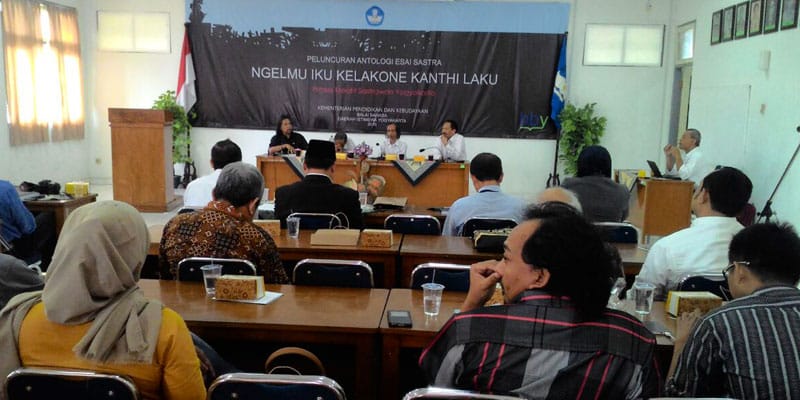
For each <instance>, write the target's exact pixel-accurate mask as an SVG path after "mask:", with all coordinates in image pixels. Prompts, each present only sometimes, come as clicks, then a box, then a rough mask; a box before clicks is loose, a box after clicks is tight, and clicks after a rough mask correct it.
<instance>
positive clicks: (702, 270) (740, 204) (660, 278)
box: [636, 167, 753, 299]
mask: <svg viewBox="0 0 800 400" xmlns="http://www.w3.org/2000/svg"><path fill="white" fill-rule="evenodd" d="M752 190H753V184H752V182H750V179H749V178H748V177H747V176H746V175H745V174H743V173H742V172H741V171H739V170H738V169H736V168H730V167H723V168H720V169H718V170H716V171H714V172H712V173H710V174H708V175H706V177H705V178H704V179H703V182H702V185H701V186H700V188H699V189H696V190H695V194H694V196H693V197H692V211H694V213H695V215H696V216H697V218H695V220H694V221H692V225H691V226H690V227H688V228H686V229H683V230H680V231H678V232H675V233H673V234H671V235H669V236H666V237H664V238H661V239H660V240H658V241H657V242H656V243H655V244H653V246H652V247H651V248H650V251H648V253H647V258H645V261H644V264H643V265H642V270H641V271H639V275H638V276H637V277H636V280H637V281H644V282H650V283H653V284H655V285H656V294H655V296H656V298H657V299H663V298H664V297H665V296H666V294H667V292H668V291H669V290H673V289H674V288H675V286H677V284H678V283H679V282H680V281H681V279H683V278H685V277H686V276H688V275H699V274H712V273H713V274H717V273H719V272H720V271H722V270H723V269H724V268H725V266H726V265H727V264H728V245H729V244H730V242H731V239H732V238H733V235H735V234H736V233H737V232H739V231H740V230H741V229H742V225H741V224H739V222H738V221H736V215H737V214H738V213H739V212H740V211H741V210H742V208H744V206H745V205H746V204H747V201H748V200H749V199H750V193H751V192H752Z"/></svg>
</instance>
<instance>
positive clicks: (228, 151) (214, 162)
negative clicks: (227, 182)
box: [183, 139, 242, 207]
mask: <svg viewBox="0 0 800 400" xmlns="http://www.w3.org/2000/svg"><path fill="white" fill-rule="evenodd" d="M236 161H242V149H240V148H239V146H238V145H237V144H236V143H234V142H232V141H231V140H230V139H225V140H220V141H219V142H217V143H216V144H215V145H214V147H212V148H211V168H213V169H214V172H212V173H210V174H208V175H206V176H203V177H200V178H197V179H195V180H193V181H191V182H189V185H188V186H186V191H185V192H183V205H184V206H186V207H205V206H206V204H208V202H210V201H211V200H212V199H211V192H212V191H213V190H214V186H215V185H216V184H217V179H218V178H219V174H220V172H222V169H223V168H225V166H226V165H228V164H230V163H232V162H236Z"/></svg>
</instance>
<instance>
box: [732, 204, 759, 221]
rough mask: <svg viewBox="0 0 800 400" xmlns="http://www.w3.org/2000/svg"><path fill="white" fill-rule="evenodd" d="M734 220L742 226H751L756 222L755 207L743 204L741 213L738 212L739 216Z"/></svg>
mask: <svg viewBox="0 0 800 400" xmlns="http://www.w3.org/2000/svg"><path fill="white" fill-rule="evenodd" d="M736 220H737V221H739V223H740V224H742V226H750V225H753V222H755V220H756V206H754V205H753V203H747V204H745V205H744V208H742V211H739V214H738V215H737V216H736Z"/></svg>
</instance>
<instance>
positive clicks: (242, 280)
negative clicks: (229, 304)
mask: <svg viewBox="0 0 800 400" xmlns="http://www.w3.org/2000/svg"><path fill="white" fill-rule="evenodd" d="M215 296H216V298H217V299H220V300H255V299H258V298H261V296H264V277H263V276H260V275H259V276H249V275H222V276H220V277H219V278H217V285H216V295H215Z"/></svg>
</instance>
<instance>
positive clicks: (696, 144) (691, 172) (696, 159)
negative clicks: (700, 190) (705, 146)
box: [664, 129, 714, 187]
mask: <svg viewBox="0 0 800 400" xmlns="http://www.w3.org/2000/svg"><path fill="white" fill-rule="evenodd" d="M700 139H701V135H700V131H698V130H697V129H687V130H686V132H683V135H681V138H680V140H679V141H678V147H675V146H673V145H671V144H668V145H666V147H664V155H665V156H666V157H667V175H670V176H678V177H680V178H681V179H683V180H685V181H692V182H694V187H698V186H699V185H700V182H701V181H702V180H703V178H705V176H706V175H708V173H709V172H711V171H713V170H714V167H713V165H711V163H710V161H709V160H708V159H707V158H705V157H704V156H703V152H702V151H701V150H700ZM681 150H683V151H684V152H685V153H686V155H684V156H681Z"/></svg>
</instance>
